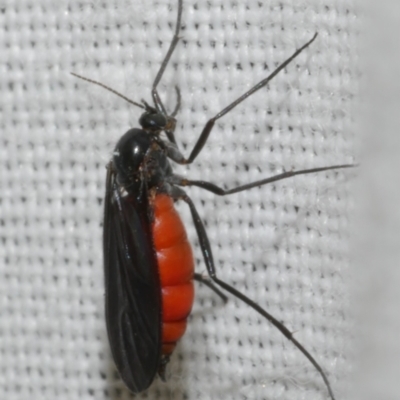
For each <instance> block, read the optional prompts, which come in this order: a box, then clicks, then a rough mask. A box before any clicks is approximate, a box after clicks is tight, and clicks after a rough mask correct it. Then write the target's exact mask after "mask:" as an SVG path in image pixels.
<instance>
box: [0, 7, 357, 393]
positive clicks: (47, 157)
mask: <svg viewBox="0 0 400 400" xmlns="http://www.w3.org/2000/svg"><path fill="white" fill-rule="evenodd" d="M176 3H177V2H176V1H173V0H160V1H151V2H146V1H144V0H141V1H139V0H130V1H127V0H115V1H114V0H112V1H86V0H81V1H72V0H71V1H64V0H60V1H57V2H55V1H50V0H36V1H31V0H18V1H2V2H1V3H0V4H1V5H0V11H1V12H0V26H1V41H0V44H1V52H0V54H1V59H0V66H1V71H2V73H1V74H0V84H1V93H2V95H1V99H0V102H1V110H2V117H1V131H0V140H1V145H0V152H1V156H0V159H1V162H2V168H1V173H0V188H1V195H0V197H1V200H0V201H1V203H0V219H1V226H0V234H1V246H0V400H1V399H7V400H17V399H18V400H36V399H41V400H42V399H51V400H56V399H57V400H66V399H70V400H87V399H96V400H103V399H129V398H131V395H130V394H129V393H128V391H127V390H126V389H125V387H124V385H123V383H122V382H121V381H120V380H119V378H118V374H117V373H116V370H115V367H114V364H113V362H112V358H111V355H110V350H109V347H108V342H107V334H106V330H105V322H104V312H103V307H104V306H103V300H104V285H103V269H102V219H103V216H102V212H103V196H104V183H105V173H106V170H105V166H106V164H107V162H108V161H109V159H110V156H111V154H112V150H113V146H114V144H115V142H116V141H117V140H118V138H119V137H120V136H121V135H122V134H123V133H124V132H126V131H127V130H128V129H129V128H130V127H135V126H137V125H138V123H137V120H138V117H139V115H140V110H139V109H137V108H135V107H133V106H131V105H129V104H128V103H126V102H124V101H123V100H122V99H120V98H118V97H116V96H115V95H112V94H111V93H108V92H106V91H105V90H104V89H101V88H99V87H96V86H94V85H91V84H89V83H86V82H83V81H80V80H77V79H76V78H74V77H72V76H71V75H70V74H69V72H70V71H73V72H76V73H78V74H82V75H84V76H86V77H88V78H91V79H95V80H98V81H101V82H102V83H104V84H106V85H108V86H110V87H112V88H114V89H116V90H118V91H120V92H121V93H123V94H125V95H126V96H128V97H130V98H132V99H133V100H135V101H140V99H142V98H144V99H145V100H147V101H150V100H151V97H150V87H151V84H152V80H153V79H154V77H155V75H156V73H157V71H158V68H159V66H160V63H161V61H162V59H163V56H164V55H165V53H166V51H167V49H168V46H169V43H170V39H171V37H172V32H173V29H174V24H175V19H176V9H177V4H176ZM182 26H183V28H182V32H181V37H182V39H181V42H180V44H179V45H178V48H177V50H176V52H175V54H174V56H173V59H172V60H171V63H170V65H169V66H168V68H167V71H166V73H165V75H164V77H163V79H162V83H161V85H160V93H161V96H162V98H163V100H164V103H165V104H166V106H167V108H168V109H169V110H172V109H173V108H174V106H175V102H176V95H175V91H174V87H175V86H178V87H179V89H180V91H181V94H182V105H181V109H180V112H179V113H178V124H177V129H176V137H177V140H178V144H179V145H180V146H181V148H182V149H183V152H184V153H185V154H188V153H189V151H190V149H191V148H192V146H193V145H194V143H195V141H196V138H197V137H198V135H199V134H200V132H201V129H202V127H203V126H204V124H205V123H206V121H207V119H208V118H210V117H212V116H213V115H215V114H216V113H217V112H219V111H220V110H221V109H222V108H224V107H225V106H226V105H228V104H229V103H230V102H231V101H233V100H234V99H236V98H237V97H238V96H239V95H240V94H242V93H243V92H244V91H246V90H247V89H249V88H250V87H251V86H252V85H254V84H255V83H257V82H258V81H260V80H261V79H262V78H264V77H265V76H266V75H267V74H269V73H270V72H271V71H272V70H273V69H274V68H275V67H276V66H277V65H278V64H279V63H281V62H282V61H284V60H285V59H286V58H287V57H288V56H290V55H291V54H292V53H293V52H294V50H295V49H296V48H299V47H300V46H302V45H303V44H304V43H306V42H307V41H308V40H309V39H310V38H311V37H312V36H313V34H314V33H315V32H318V33H319V36H318V38H317V40H316V41H315V42H314V43H313V44H312V46H311V47H310V48H308V49H307V50H306V51H304V53H303V54H302V55H301V56H299V57H298V58H297V59H296V60H295V61H294V62H293V63H292V64H291V65H289V66H288V67H287V68H286V70H285V71H283V72H282V73H280V74H279V75H278V76H277V77H276V78H275V79H274V80H273V81H272V82H271V83H270V85H269V86H268V88H264V89H262V90H261V91H259V92H258V93H257V94H255V95H253V96H252V97H251V98H249V99H247V100H246V101H245V102H244V103H243V104H241V105H240V106H238V107H237V108H236V109H235V110H233V111H232V112H231V113H229V114H228V115H226V116H225V117H224V118H222V119H221V120H220V121H218V123H217V124H216V126H215V128H214V130H213V132H212V134H211V135H210V139H209V141H208V142H207V145H206V146H205V148H204V150H203V152H202V153H201V154H200V155H199V157H198V158H197V160H196V161H195V162H194V163H193V165H191V166H189V167H188V168H181V167H180V168H176V171H177V172H178V173H179V174H181V175H183V176H187V177H190V178H192V179H203V180H209V181H212V182H214V183H219V184H221V185H222V186H224V187H227V188H231V187H234V186H236V185H239V184H244V183H247V182H251V181H254V180H257V179H261V178H262V177H266V176H271V175H274V174H276V173H280V172H282V171H283V170H290V169H303V168H313V167H320V166H328V165H335V164H344V163H349V162H352V161H353V146H352V142H353V131H352V120H351V106H352V102H351V99H352V97H353V95H354V93H355V91H356V87H357V79H356V73H355V70H354V58H355V54H354V51H353V48H354V42H355V36H356V33H357V23H356V17H355V10H354V6H353V3H352V2H351V1H348V0H333V1H332V0H330V1H327V0H326V1H325V0H304V1H297V0H296V1H295V0H292V1H291V0H284V1H282V0H279V1H274V0H271V1H262V2H261V1H254V0H246V1H237V0H224V1H222V0H213V1H204V0H201V1H194V0H187V1H186V0H185V1H184V10H183V23H182ZM350 176H351V174H349V172H329V173H321V174H314V175H307V176H303V177H297V178H294V179H289V180H285V181H282V182H278V183H274V184H272V185H269V186H265V187H263V188H259V189H253V190H251V191H248V192H243V193H240V194H236V195H232V196H229V197H224V198H218V197H217V196H214V195H212V194H210V193H207V192H205V191H203V190H200V189H196V188H192V189H188V190H187V192H188V193H189V195H190V196H191V197H192V199H193V200H194V202H195V204H196V206H197V209H198V211H199V213H200V215H201V217H202V218H203V220H204V222H205V224H206V227H207V231H208V235H209V238H210V241H211V243H212V245H213V250H214V258H215V262H216V267H217V270H218V272H219V276H220V278H221V279H224V280H226V281H227V282H229V283H231V284H233V285H234V286H235V287H236V288H237V289H239V290H241V291H243V292H244V293H245V294H247V295H248V296H250V297H251V298H252V299H254V300H255V301H256V302H258V303H259V304H260V305H262V306H263V307H265V308H266V309H267V310H268V311H269V312H271V313H272V314H273V315H274V316H276V317H277V318H278V319H279V320H281V321H282V322H284V323H285V324H286V326H287V327H288V328H289V329H290V330H291V331H293V332H296V333H295V337H296V338H297V340H299V341H300V342H301V343H302V344H303V345H304V346H305V347H306V348H307V349H309V351H310V352H311V353H312V354H313V355H314V356H315V358H316V359H317V360H318V362H319V363H320V364H321V366H322V367H323V369H324V370H325V371H326V373H327V375H328V376H329V379H330V381H331V384H332V387H333V389H334V391H335V392H336V393H337V397H338V398H340V399H344V398H345V397H344V393H345V391H346V379H347V374H348V371H349V369H350V363H349V361H348V359H347V353H348V344H347V343H348V336H349V335H348V330H349V326H348V322H346V321H347V320H346V314H347V289H346V276H347V267H348V257H347V254H348V242H349V233H348V210H349V207H350V205H351V202H350V201H349V182H350V183H351V178H349V177H350ZM178 208H179V210H181V211H182V216H183V218H184V220H185V222H187V224H186V225H187V226H188V234H189V237H190V239H191V241H192V243H193V244H194V252H195V257H196V268H197V271H198V272H205V266H204V263H203V260H202V258H201V254H200V251H199V247H198V242H197V239H196V236H195V232H194V229H193V226H192V224H191V222H190V216H189V212H188V210H187V208H186V207H185V206H184V205H178ZM196 290H197V296H196V301H195V306H194V310H193V314H192V316H191V319H190V323H189V325H188V330H187V333H186V335H185V337H184V338H183V339H182V340H181V342H180V344H179V346H178V348H177V350H176V351H175V353H174V355H173V357H172V360H171V363H170V365H169V368H168V376H169V379H168V382H167V383H162V382H160V381H159V380H158V379H156V381H155V383H154V385H153V386H152V387H151V388H150V389H149V391H147V392H146V393H144V394H142V395H140V396H138V397H137V398H147V399H176V400H178V399H260V400H261V399H274V400H275V399H296V400H302V399H307V400H313V399H327V398H328V394H327V391H326V388H325V386H324V384H323V382H322V379H321V377H320V376H319V375H318V373H317V372H316V371H315V370H314V368H313V367H312V366H311V365H310V363H309V362H308V361H307V360H306V359H305V358H304V356H303V355H302V354H301V353H300V352H299V351H298V350H297V349H296V348H295V347H294V346H293V345H292V344H291V343H289V342H288V341H287V340H286V339H285V338H284V337H283V336H282V335H281V334H280V333H279V332H278V331H277V330H276V329H275V328H274V327H272V326H271V325H270V324H268V322H267V321H265V320H263V319H262V318H260V317H259V316H258V315H257V314H256V313H255V312H254V311H253V310H251V309H249V307H248V306H246V305H245V304H242V303H241V302H239V301H237V300H235V299H233V298H230V300H229V302H228V304H226V305H224V304H223V303H222V301H221V300H220V299H219V298H218V297H216V296H215V294H214V293H213V292H211V291H210V290H209V289H207V288H206V287H203V286H201V285H200V286H199V285H196Z"/></svg>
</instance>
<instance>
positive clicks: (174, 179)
mask: <svg viewBox="0 0 400 400" xmlns="http://www.w3.org/2000/svg"><path fill="white" fill-rule="evenodd" d="M355 166H356V165H355V164H343V165H332V166H330V167H322V168H311V169H302V170H299V171H287V172H283V173H281V174H278V175H274V176H271V177H269V178H266V179H261V180H259V181H255V182H251V183H247V184H245V185H241V186H237V187H235V188H233V189H228V190H226V189H222V188H221V187H219V186H217V185H215V184H214V183H211V182H206V181H192V180H190V179H185V178H181V177H179V176H176V175H172V176H171V178H168V181H169V183H172V184H175V185H179V186H198V187H200V188H202V189H205V190H208V191H209V192H212V193H214V194H216V195H218V196H226V195H228V194H233V193H239V192H243V191H244V190H248V189H252V188H254V187H257V186H263V185H267V184H268V183H272V182H276V181H280V180H282V179H287V178H291V177H292V176H296V175H305V174H313V173H316V172H322V171H329V170H331V169H343V168H352V167H355Z"/></svg>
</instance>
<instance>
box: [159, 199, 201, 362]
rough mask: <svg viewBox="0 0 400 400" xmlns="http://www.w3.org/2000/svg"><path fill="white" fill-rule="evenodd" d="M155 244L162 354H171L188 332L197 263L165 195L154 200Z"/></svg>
mask: <svg viewBox="0 0 400 400" xmlns="http://www.w3.org/2000/svg"><path fill="white" fill-rule="evenodd" d="M153 206H154V222H153V240H154V247H155V250H156V254H157V261H158V270H159V274H160V282H161V297H162V354H163V355H168V354H171V353H172V351H173V350H174V348H175V345H176V342H177V341H178V340H179V339H180V338H181V337H182V336H183V334H184V333H185V330H186V320H187V317H188V316H189V314H190V311H191V309H192V305H193V299H194V286H193V274H194V261H193V254H192V248H191V247H190V244H189V242H188V239H187V235H186V230H185V228H184V226H183V223H182V220H181V218H180V216H179V214H178V213H177V211H176V210H175V207H174V202H173V200H172V199H171V197H169V196H168V195H166V194H158V195H157V196H156V197H155V200H154V204H153Z"/></svg>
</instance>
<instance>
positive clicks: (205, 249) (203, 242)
mask: <svg viewBox="0 0 400 400" xmlns="http://www.w3.org/2000/svg"><path fill="white" fill-rule="evenodd" d="M170 194H171V195H172V197H173V198H174V199H177V200H179V199H180V200H183V201H184V202H185V203H186V204H187V205H188V206H189V209H190V213H191V214H192V218H193V222H194V226H195V229H196V232H197V237H198V239H199V243H200V248H201V251H202V253H203V258H204V262H205V264H206V268H207V272H208V274H209V275H210V278H211V279H212V280H213V281H214V282H215V283H216V284H217V285H219V286H221V287H222V288H223V289H224V290H226V291H227V292H229V293H230V294H232V295H233V296H235V297H237V298H238V299H240V300H242V301H243V302H244V303H245V304H247V305H248V306H249V307H251V308H252V309H253V310H255V311H257V312H258V313H259V314H260V315H261V316H263V317H264V318H265V319H267V320H268V321H269V322H270V323H271V324H272V325H274V326H275V327H276V328H277V329H278V330H279V331H280V332H281V333H282V334H283V335H284V336H285V337H286V338H287V339H288V340H290V341H291V342H292V343H293V344H294V345H295V346H296V347H297V348H298V349H299V350H300V351H301V352H302V353H303V355H304V356H305V357H306V358H307V359H308V360H309V361H310V362H311V364H312V365H313V366H314V368H315V369H316V370H317V371H318V372H319V374H320V375H321V377H322V379H323V381H324V383H325V385H326V387H327V389H328V392H329V396H330V397H331V399H332V400H335V396H334V394H333V391H332V388H331V385H330V383H329V380H328V378H327V376H326V375H325V372H324V371H323V370H322V368H321V366H320V365H319V364H318V362H317V361H316V360H315V359H314V357H313V356H312V355H311V354H310V353H309V352H308V351H307V350H306V349H305V348H304V347H303V345H302V344H301V343H299V342H298V341H297V340H296V339H295V338H294V337H293V335H292V332H290V331H289V329H287V328H286V326H285V325H283V324H282V323H281V322H280V321H278V320H277V319H276V318H275V317H274V316H272V315H271V314H270V313H268V312H267V311H265V310H264V309H263V308H262V307H260V306H259V305H258V304H257V303H255V302H254V301H253V300H251V299H249V298H248V297H247V296H245V295H244V294H243V293H241V292H239V291H238V290H236V289H235V288H234V287H232V286H230V285H229V284H227V283H225V282H224V281H222V280H220V279H219V278H218V277H217V273H216V269H215V264H214V259H213V256H212V251H211V246H210V242H209V240H208V236H207V232H206V230H205V228H204V225H203V222H202V220H201V219H200V216H199V214H198V212H197V210H196V207H195V206H194V204H193V202H192V200H191V199H190V197H189V196H188V195H187V194H186V193H185V192H184V191H183V190H181V189H180V188H177V187H176V186H175V187H173V188H172V189H171V191H170Z"/></svg>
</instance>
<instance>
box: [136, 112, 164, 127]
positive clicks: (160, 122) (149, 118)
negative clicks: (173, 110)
mask: <svg viewBox="0 0 400 400" xmlns="http://www.w3.org/2000/svg"><path fill="white" fill-rule="evenodd" d="M139 123H140V125H141V126H142V128H143V129H148V130H151V131H160V130H162V129H164V128H165V125H166V124H167V119H166V118H165V117H164V115H162V114H158V113H157V114H155V113H149V112H145V113H143V114H142V116H141V117H140V119H139Z"/></svg>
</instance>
